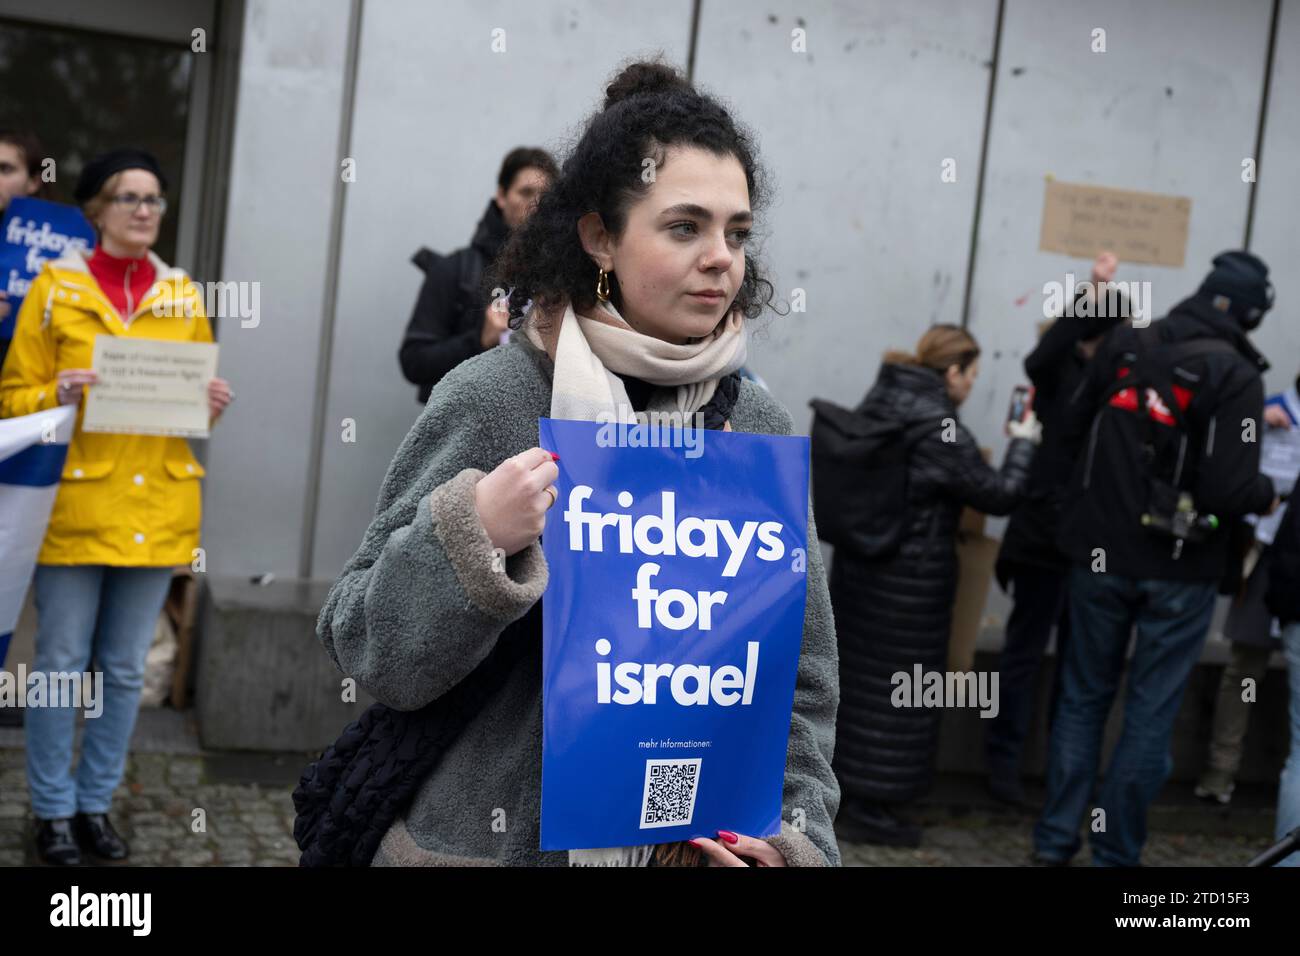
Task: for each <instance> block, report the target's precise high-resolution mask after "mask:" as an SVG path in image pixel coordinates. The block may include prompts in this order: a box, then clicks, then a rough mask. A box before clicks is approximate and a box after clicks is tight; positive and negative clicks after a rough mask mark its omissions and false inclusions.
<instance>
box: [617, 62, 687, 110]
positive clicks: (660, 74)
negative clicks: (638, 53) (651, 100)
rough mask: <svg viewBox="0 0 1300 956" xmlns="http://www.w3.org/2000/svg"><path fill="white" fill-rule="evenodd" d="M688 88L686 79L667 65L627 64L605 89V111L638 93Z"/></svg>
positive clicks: (653, 63) (655, 63)
mask: <svg viewBox="0 0 1300 956" xmlns="http://www.w3.org/2000/svg"><path fill="white" fill-rule="evenodd" d="M690 88H691V85H690V84H689V83H687V82H686V78H685V77H684V76H682V74H681V73H679V72H678V71H677V70H676V69H674V68H673V67H671V66H669V65H668V64H667V63H662V62H656V61H641V62H637V63H629V64H628V65H627V66H625V67H624V68H623V71H622V72H621V73H619V75H618V76H616V77H614V80H613V82H611V83H610V84H609V86H607V87H605V109H609V108H610V107H611V106H613V105H614V104H615V103H619V102H621V101H623V100H625V99H627V98H628V97H629V96H636V95H637V94H639V93H662V92H666V91H668V90H689V89H690Z"/></svg>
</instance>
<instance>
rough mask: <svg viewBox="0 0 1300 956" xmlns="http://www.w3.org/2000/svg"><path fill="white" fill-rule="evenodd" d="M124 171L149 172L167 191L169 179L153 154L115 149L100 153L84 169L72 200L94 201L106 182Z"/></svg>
mask: <svg viewBox="0 0 1300 956" xmlns="http://www.w3.org/2000/svg"><path fill="white" fill-rule="evenodd" d="M124 169H145V170H148V171H149V172H151V173H153V174H154V175H155V176H157V177H158V184H159V185H160V186H162V188H163V189H164V190H166V189H167V177H166V176H164V175H163V171H162V167H161V166H159V165H158V160H157V159H155V158H154V155H153V153H147V152H145V151H144V150H143V149H113V150H109V151H108V152H107V153H100V154H99V155H98V156H96V157H95V158H94V159H92V160H91V161H90V162H88V163H86V165H85V166H83V167H82V169H81V175H80V176H79V177H78V178H77V188H76V189H75V190H73V192H72V198H73V199H75V200H77V202H79V203H85V202H87V201H88V200H91V199H94V198H95V197H96V196H97V195H99V191H100V189H102V188H103V186H104V182H105V180H107V179H108V177H109V176H112V175H113V174H114V173H120V172H121V171H122V170H124Z"/></svg>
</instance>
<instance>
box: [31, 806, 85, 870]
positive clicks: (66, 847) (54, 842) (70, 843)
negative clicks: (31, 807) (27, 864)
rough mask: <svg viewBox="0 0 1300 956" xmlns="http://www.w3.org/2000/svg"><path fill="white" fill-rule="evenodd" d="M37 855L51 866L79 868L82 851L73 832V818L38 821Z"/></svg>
mask: <svg viewBox="0 0 1300 956" xmlns="http://www.w3.org/2000/svg"><path fill="white" fill-rule="evenodd" d="M36 855H37V856H39V857H40V858H41V862H43V863H47V864H49V865H50V866H77V865H78V864H79V863H81V850H80V849H78V847H77V838H76V836H75V834H74V833H73V831H72V818H71V817H57V818H55V819H52V820H41V819H38V820H37V821H36Z"/></svg>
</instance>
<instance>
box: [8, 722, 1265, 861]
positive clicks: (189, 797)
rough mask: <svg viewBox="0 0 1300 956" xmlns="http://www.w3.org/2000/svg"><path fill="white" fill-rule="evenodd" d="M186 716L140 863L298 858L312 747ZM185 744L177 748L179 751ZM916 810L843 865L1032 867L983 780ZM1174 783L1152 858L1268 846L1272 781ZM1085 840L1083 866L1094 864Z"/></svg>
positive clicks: (139, 847) (1157, 825) (134, 810)
mask: <svg viewBox="0 0 1300 956" xmlns="http://www.w3.org/2000/svg"><path fill="white" fill-rule="evenodd" d="M182 719H183V718H182V717H180V716H175V715H174V712H172V715H171V716H169V715H167V714H166V713H165V712H163V713H160V714H157V715H153V716H150V717H148V718H146V717H144V715H143V714H142V718H141V724H142V725H143V729H141V726H140V725H138V726H137V735H136V737H135V738H133V741H132V747H133V750H132V753H131V755H130V758H129V760H128V764H127V772H126V775H125V778H124V779H123V781H122V784H121V786H120V787H119V788H118V790H117V791H116V793H115V795H114V801H113V812H112V819H113V823H114V825H115V826H116V827H117V829H118V830H119V831H120V832H121V834H122V836H123V837H124V838H125V839H126V840H127V841H128V842H129V843H130V845H131V849H132V854H131V859H130V863H131V864H132V865H136V866H296V865H297V862H298V848H297V846H296V844H295V843H294V841H293V816H294V812H293V802H292V799H291V797H290V794H291V793H292V791H293V787H294V782H295V781H296V779H297V774H298V773H299V772H300V771H301V769H302V768H303V767H304V766H306V763H307V762H308V761H309V760H310V759H311V758H310V756H308V755H301V756H299V755H278V756H270V755H239V754H213V753H204V752H202V751H201V750H200V749H199V747H198V744H197V739H195V738H194V737H193V735H192V733H190V734H188V735H187V732H186V731H185V730H184V728H183V726H182V725H181V724H180V723H179V722H180V721H181V720H182ZM21 740H22V738H21V731H13V730H9V731H6V732H5V733H4V734H3V735H0V867H4V866H29V865H33V864H35V863H36V862H37V861H36V858H35V855H34V851H33V849H32V840H31V832H32V817H31V811H30V805H29V803H28V794H27V779H26V769H25V766H24V751H23V749H22V746H21ZM178 751H179V752H178ZM937 791H938V792H937V793H936V794H935V795H934V796H933V797H932V798H931V800H930V802H929V803H927V804H925V805H923V806H921V807H920V808H918V810H917V812H916V820H917V822H919V823H921V824H922V825H924V827H925V830H924V840H923V844H922V846H921V847H919V848H917V849H899V848H889V847H875V846H864V845H857V844H851V843H847V842H845V841H841V842H840V850H841V853H842V854H843V861H844V865H845V866H1024V865H1026V863H1027V862H1028V856H1029V850H1030V830H1031V828H1032V826H1033V822H1034V817H1033V814H1032V813H1027V812H1016V811H1010V810H1005V809H1002V808H1000V807H999V806H997V805H996V804H992V803H991V801H990V800H988V799H986V798H984V797H983V796H981V793H982V791H980V790H979V786H978V782H972V781H970V780H965V781H948V782H946V783H944V782H941V784H940V786H939V787H938V788H937ZM1179 794H1180V791H1175V792H1174V793H1173V794H1172V797H1171V796H1170V794H1169V792H1168V791H1167V792H1166V794H1165V795H1163V796H1165V797H1166V798H1167V799H1166V803H1164V804H1161V805H1159V806H1157V807H1154V808H1153V810H1152V813H1151V827H1150V829H1151V834H1150V839H1149V840H1148V843H1147V847H1146V852H1145V854H1144V857H1143V862H1144V863H1145V864H1146V865H1148V866H1240V865H1242V864H1243V863H1245V862H1246V861H1247V860H1248V859H1250V858H1251V857H1252V856H1254V855H1255V854H1256V853H1258V852H1259V851H1260V850H1263V849H1264V848H1265V847H1267V846H1268V845H1269V844H1270V843H1271V842H1272V840H1271V836H1270V834H1271V832H1272V813H1271V799H1272V797H1271V794H1275V791H1272V790H1270V788H1256V791H1255V792H1254V794H1253V796H1251V795H1250V794H1249V793H1245V794H1243V795H1242V796H1241V799H1238V798H1234V806H1233V809H1232V812H1231V814H1229V813H1228V812H1227V811H1223V810H1218V809H1217V808H1216V809H1213V810H1211V809H1207V808H1205V807H1204V806H1203V805H1200V804H1198V803H1196V802H1195V801H1194V800H1192V799H1191V798H1190V795H1182V797H1183V798H1182V799H1180V798H1179ZM1087 861H1088V853H1087V849H1086V847H1085V849H1084V851H1083V852H1082V853H1081V854H1080V856H1079V858H1078V859H1077V860H1076V861H1075V865H1086V863H1087Z"/></svg>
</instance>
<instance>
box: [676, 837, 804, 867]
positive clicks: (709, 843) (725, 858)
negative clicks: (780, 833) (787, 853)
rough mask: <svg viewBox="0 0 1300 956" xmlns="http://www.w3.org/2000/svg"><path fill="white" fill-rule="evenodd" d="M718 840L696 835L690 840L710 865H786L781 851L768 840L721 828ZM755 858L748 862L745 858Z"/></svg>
mask: <svg viewBox="0 0 1300 956" xmlns="http://www.w3.org/2000/svg"><path fill="white" fill-rule="evenodd" d="M718 837H719V839H717V840H709V839H707V838H705V837H696V838H695V839H694V840H691V841H689V842H690V844H691V846H697V847H699V848H700V849H701V850H703V851H704V855H705V856H706V857H708V858H709V866H785V857H783V856H782V855H781V851H780V850H778V849H777V848H776V847H774V846H772V844H770V843H768V842H767V841H766V840H755V839H754V838H753V837H747V836H745V835H743V834H740V833H732V832H731V831H730V830H719V831H718ZM746 859H750V860H753V861H754V862H753V863H746V862H745V860H746Z"/></svg>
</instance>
